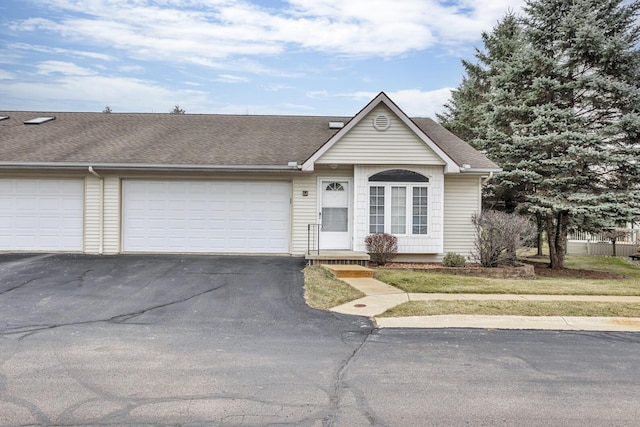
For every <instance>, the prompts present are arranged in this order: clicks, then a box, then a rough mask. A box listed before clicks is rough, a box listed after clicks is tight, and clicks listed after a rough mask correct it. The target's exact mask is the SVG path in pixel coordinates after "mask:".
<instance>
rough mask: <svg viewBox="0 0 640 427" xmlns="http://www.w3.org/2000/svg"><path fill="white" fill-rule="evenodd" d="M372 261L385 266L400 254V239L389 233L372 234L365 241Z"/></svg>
mask: <svg viewBox="0 0 640 427" xmlns="http://www.w3.org/2000/svg"><path fill="white" fill-rule="evenodd" d="M364 243H365V244H366V245H367V252H369V255H370V256H371V261H372V262H374V263H376V264H378V265H385V264H386V263H388V262H389V261H391V258H393V254H395V253H396V252H398V238H397V237H396V236H393V235H391V234H388V233H378V234H371V235H369V236H367V237H366V239H364Z"/></svg>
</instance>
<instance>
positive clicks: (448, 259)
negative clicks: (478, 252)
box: [442, 252, 467, 267]
mask: <svg viewBox="0 0 640 427" xmlns="http://www.w3.org/2000/svg"><path fill="white" fill-rule="evenodd" d="M466 262H467V260H466V259H465V258H464V256H463V255H460V254H457V253H455V252H447V253H446V255H445V256H444V258H442V265H444V266H445V267H464V265H465V263H466Z"/></svg>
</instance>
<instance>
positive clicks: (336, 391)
mask: <svg viewBox="0 0 640 427" xmlns="http://www.w3.org/2000/svg"><path fill="white" fill-rule="evenodd" d="M375 331H376V329H374V328H371V329H369V331H368V333H367V334H366V335H365V337H364V339H363V340H362V342H361V343H360V344H359V345H358V346H357V347H356V349H355V350H354V351H353V352H352V353H351V354H350V355H349V357H347V359H345V360H344V361H343V362H342V363H341V364H340V366H339V368H338V371H337V372H336V375H335V381H334V385H333V391H332V395H331V396H330V405H331V409H332V411H331V412H332V413H331V414H330V415H329V416H327V417H325V418H324V419H323V420H322V425H323V426H325V427H333V426H337V425H339V424H337V423H338V421H339V420H338V415H339V412H340V402H341V400H342V397H343V395H344V393H345V390H346V389H349V388H350V387H349V386H348V385H347V384H346V383H345V381H344V377H345V375H346V372H347V370H348V369H349V368H350V366H351V364H352V363H353V361H354V360H355V359H357V357H358V355H359V354H360V352H361V351H362V350H363V349H364V347H365V345H366V344H367V343H368V342H369V339H370V338H371V337H372V335H373V334H374V333H375ZM352 334H353V335H355V333H353V331H350V332H346V333H345V335H352ZM343 342H344V336H343ZM356 400H357V402H358V406H361V404H362V403H363V402H361V401H360V399H358V398H357V396H356ZM365 406H367V407H368V405H365ZM361 412H362V414H363V415H364V416H365V418H366V419H367V420H368V421H369V423H370V424H371V425H384V424H383V423H381V422H380V421H379V420H378V419H377V416H375V415H373V414H372V411H371V410H370V408H369V409H365V410H364V411H361Z"/></svg>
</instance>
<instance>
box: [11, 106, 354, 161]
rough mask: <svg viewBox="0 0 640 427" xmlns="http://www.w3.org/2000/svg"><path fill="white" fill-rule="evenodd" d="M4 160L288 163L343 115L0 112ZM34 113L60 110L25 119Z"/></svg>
mask: <svg viewBox="0 0 640 427" xmlns="http://www.w3.org/2000/svg"><path fill="white" fill-rule="evenodd" d="M3 115H4V116H9V117H10V118H9V119H8V120H0V162H87V163H92V162H95V163H142V164H190V165H286V164H287V163H288V162H290V161H296V162H300V163H301V162H302V161H304V160H305V159H306V158H307V157H309V156H310V155H311V154H312V153H313V152H314V151H315V150H316V149H317V148H318V147H319V146H321V145H322V144H323V143H324V142H326V141H327V140H328V139H329V138H330V137H331V135H333V134H334V133H335V132H336V130H331V129H329V120H332V121H345V120H348V118H343V117H309V116H248V115H214V114H206V115H205V114H202V115H200V114H166V113H164V114H128V113H111V114H105V113H43V112H38V113H34V112H0V116H3ZM37 116H55V117H56V119H55V120H53V121H50V122H47V123H44V124H41V125H24V124H23V122H24V121H26V120H29V119H33V118H34V117H37Z"/></svg>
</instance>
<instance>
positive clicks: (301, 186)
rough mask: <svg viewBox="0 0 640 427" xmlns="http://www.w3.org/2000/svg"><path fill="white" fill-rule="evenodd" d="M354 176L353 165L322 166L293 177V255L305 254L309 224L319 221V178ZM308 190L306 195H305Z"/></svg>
mask: <svg viewBox="0 0 640 427" xmlns="http://www.w3.org/2000/svg"><path fill="white" fill-rule="evenodd" d="M352 176H353V169H352V168H351V167H344V168H338V169H335V170H333V169H329V168H326V167H325V168H323V167H320V168H318V169H317V170H316V172H315V173H313V174H306V175H297V176H296V177H295V178H294V179H293V197H292V200H293V208H292V215H293V227H292V230H293V231H292V233H293V236H292V239H291V240H292V247H291V253H292V254H293V255H304V254H305V253H306V251H307V244H308V233H307V230H308V225H309V224H317V223H318V179H321V178H323V177H327V178H328V177H332V178H340V177H345V178H349V177H352ZM305 191H306V194H307V195H306V196H305V195H303V194H304V193H303V192H305Z"/></svg>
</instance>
